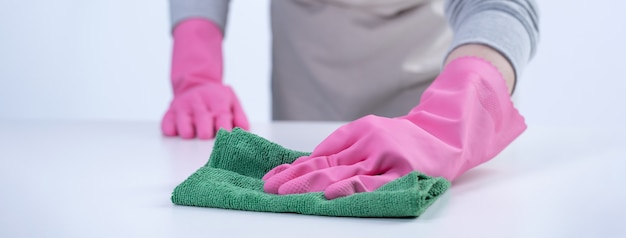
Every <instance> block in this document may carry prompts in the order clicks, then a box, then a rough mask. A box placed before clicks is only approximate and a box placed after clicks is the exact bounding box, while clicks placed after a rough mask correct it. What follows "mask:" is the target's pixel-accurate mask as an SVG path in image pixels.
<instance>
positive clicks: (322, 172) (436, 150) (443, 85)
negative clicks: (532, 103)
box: [263, 57, 526, 199]
mask: <svg viewBox="0 0 626 238" xmlns="http://www.w3.org/2000/svg"><path fill="white" fill-rule="evenodd" d="M525 129H526V124H525V123H524V119H523V118H522V116H521V115H520V114H519V113H518V112H517V110H516V109H515V108H514V107H513V103H512V102H511V99H510V97H509V94H508V90H507V87H506V85H505V80H504V79H503V78H502V76H501V74H500V73H499V72H498V70H497V69H496V68H495V67H494V66H493V65H491V64H490V63H489V62H487V61H484V60H482V59H480V58H476V57H462V58H459V59H456V60H454V61H452V62H451V63H450V64H448V65H447V66H446V67H445V69H444V70H443V72H442V73H441V74H440V75H439V77H437V79H436V80H435V81H434V82H433V84H432V85H431V86H430V87H429V88H428V89H427V90H426V91H425V92H424V94H423V95H422V99H421V103H420V104H419V105H418V106H417V107H415V108H414V109H413V110H411V112H410V113H409V114H408V115H406V116H403V117H398V118H385V117H378V116H371V115H370V116H366V117H363V118H361V119H358V120H356V121H354V122H351V123H349V124H347V125H345V126H343V127H341V128H339V129H337V130H336V131H335V132H333V133H332V134H331V135H330V136H328V138H326V139H325V140H324V141H323V142H322V143H321V144H320V145H318V146H317V147H316V148H315V150H314V151H313V153H312V154H311V155H310V156H305V157H301V158H298V159H297V160H296V161H294V163H292V164H283V165H280V166H277V167H276V168H274V169H273V170H271V171H269V172H268V173H267V174H266V175H265V176H264V177H263V180H265V187H264V188H265V191H266V192H268V193H275V194H294V193H306V192H319V191H324V195H325V197H326V198H328V199H334V198H337V197H343V196H348V195H351V194H353V193H357V192H368V191H373V190H376V189H377V188H379V187H380V186H382V185H384V184H386V183H388V182H390V181H392V180H395V179H397V178H400V177H402V176H404V175H406V174H408V173H410V172H412V171H419V172H422V173H424V174H426V175H429V176H433V177H439V176H441V177H444V178H446V179H448V180H450V181H452V180H454V179H455V178H457V177H458V176H460V175H461V174H463V173H464V172H465V171H467V170H469V169H471V168H473V167H476V166H478V165H479V164H482V163H484V162H486V161H488V160H490V159H492V158H493V157H495V156H496V155H497V154H498V153H500V152H501V151H502V150H503V149H504V148H505V147H506V146H507V145H508V144H509V143H511V142H512V141H513V140H514V139H515V138H516V137H517V136H519V135H520V134H521V133H522V132H523V131H524V130H525Z"/></svg>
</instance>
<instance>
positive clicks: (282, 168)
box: [261, 164, 292, 181]
mask: <svg viewBox="0 0 626 238" xmlns="http://www.w3.org/2000/svg"><path fill="white" fill-rule="evenodd" d="M291 167H292V165H291V164H281V165H279V166H276V167H274V168H273V169H272V170H270V171H268V172H267V173H266V174H265V175H263V178H261V179H262V180H263V181H265V180H268V179H269V178H271V177H272V176H274V175H276V174H278V173H280V172H283V171H285V170H286V169H289V168H291Z"/></svg>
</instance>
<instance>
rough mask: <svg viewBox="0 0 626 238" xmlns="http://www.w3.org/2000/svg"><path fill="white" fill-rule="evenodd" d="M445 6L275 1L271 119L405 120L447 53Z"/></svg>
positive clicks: (435, 1)
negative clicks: (371, 117) (369, 117)
mask: <svg viewBox="0 0 626 238" xmlns="http://www.w3.org/2000/svg"><path fill="white" fill-rule="evenodd" d="M443 4H444V0H273V1H272V7H271V15H272V33H273V39H272V46H273V55H272V107H273V108H272V111H273V119H274V120H344V121H349V120H354V119H357V118H359V117H361V116H364V115H367V114H376V115H380V116H389V117H395V116H400V115H404V114H406V113H407V112H408V111H409V110H410V109H411V108H412V107H414V106H415V105H417V104H418V103H419V98H420V96H421V94H422V92H423V91H424V90H425V89H426V87H427V86H428V85H429V84H430V82H432V80H433V79H434V78H435V77H436V76H437V74H438V73H439V70H440V67H441V63H442V62H443V56H444V54H445V52H446V50H447V48H448V47H449V44H450V41H451V38H452V33H451V31H450V29H449V27H448V25H447V22H446V19H445V16H444V14H443Z"/></svg>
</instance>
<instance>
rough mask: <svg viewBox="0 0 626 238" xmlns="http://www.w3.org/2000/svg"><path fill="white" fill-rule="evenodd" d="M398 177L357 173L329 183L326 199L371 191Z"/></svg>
mask: <svg viewBox="0 0 626 238" xmlns="http://www.w3.org/2000/svg"><path fill="white" fill-rule="evenodd" d="M394 179H396V177H395V176H393V175H386V174H383V175H355V176H352V177H350V178H347V179H344V180H340V181H338V182H336V183H333V184H331V185H329V186H328V187H327V188H326V189H325V190H324V197H326V199H335V198H339V197H345V196H349V195H352V194H355V193H362V192H371V191H374V190H376V189H378V188H380V187H381V186H383V185H385V184H387V183H389V182H391V181H393V180H394Z"/></svg>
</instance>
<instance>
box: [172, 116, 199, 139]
mask: <svg viewBox="0 0 626 238" xmlns="http://www.w3.org/2000/svg"><path fill="white" fill-rule="evenodd" d="M176 130H177V131H178V135H179V136H180V137H181V138H184V139H193V138H194V137H195V135H194V131H193V120H192V118H191V115H190V113H186V112H177V113H176Z"/></svg>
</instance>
